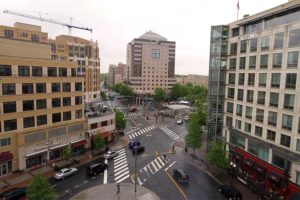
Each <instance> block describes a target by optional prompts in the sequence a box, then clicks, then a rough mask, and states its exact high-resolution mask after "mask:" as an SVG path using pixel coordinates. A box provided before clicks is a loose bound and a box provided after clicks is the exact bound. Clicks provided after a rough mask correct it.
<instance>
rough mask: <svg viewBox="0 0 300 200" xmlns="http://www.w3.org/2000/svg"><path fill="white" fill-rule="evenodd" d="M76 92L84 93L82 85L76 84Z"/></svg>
mask: <svg viewBox="0 0 300 200" xmlns="http://www.w3.org/2000/svg"><path fill="white" fill-rule="evenodd" d="M75 91H82V83H75Z"/></svg>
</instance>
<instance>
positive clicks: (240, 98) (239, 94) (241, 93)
mask: <svg viewBox="0 0 300 200" xmlns="http://www.w3.org/2000/svg"><path fill="white" fill-rule="evenodd" d="M237 99H238V100H240V101H243V99H244V90H243V89H238V96H237Z"/></svg>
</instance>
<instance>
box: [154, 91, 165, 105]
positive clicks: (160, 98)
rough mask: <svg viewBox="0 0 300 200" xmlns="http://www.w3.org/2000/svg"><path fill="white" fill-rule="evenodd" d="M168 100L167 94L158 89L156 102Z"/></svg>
mask: <svg viewBox="0 0 300 200" xmlns="http://www.w3.org/2000/svg"><path fill="white" fill-rule="evenodd" d="M165 98H166V92H165V90H164V89H162V88H156V89H155V91H154V100H155V101H158V102H160V101H163V100H164V99H165Z"/></svg>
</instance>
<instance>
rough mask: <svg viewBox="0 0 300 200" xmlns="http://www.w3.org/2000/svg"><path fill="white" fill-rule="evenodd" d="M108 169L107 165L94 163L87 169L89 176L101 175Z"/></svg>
mask: <svg viewBox="0 0 300 200" xmlns="http://www.w3.org/2000/svg"><path fill="white" fill-rule="evenodd" d="M107 168H108V165H107V164H105V163H94V164H91V165H90V166H87V167H86V174H87V175H88V176H95V175H97V174H101V173H103V172H104V170H106V169H107Z"/></svg>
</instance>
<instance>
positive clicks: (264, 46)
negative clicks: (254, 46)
mask: <svg viewBox="0 0 300 200" xmlns="http://www.w3.org/2000/svg"><path fill="white" fill-rule="evenodd" d="M269 45H270V36H268V35H266V36H263V37H262V38H261V50H262V51H267V50H269Z"/></svg>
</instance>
